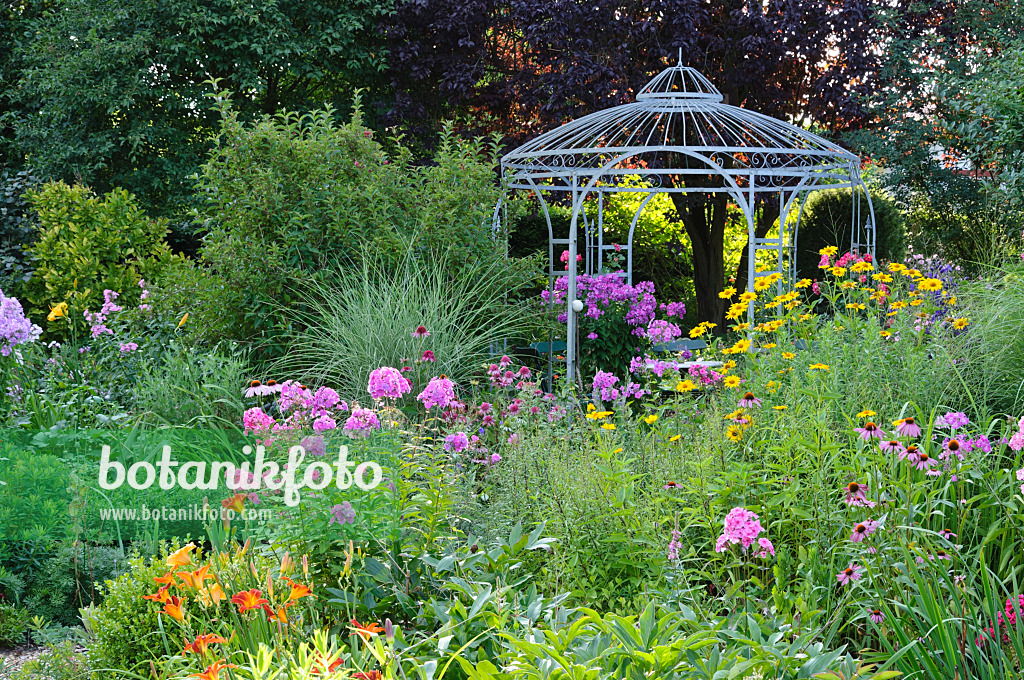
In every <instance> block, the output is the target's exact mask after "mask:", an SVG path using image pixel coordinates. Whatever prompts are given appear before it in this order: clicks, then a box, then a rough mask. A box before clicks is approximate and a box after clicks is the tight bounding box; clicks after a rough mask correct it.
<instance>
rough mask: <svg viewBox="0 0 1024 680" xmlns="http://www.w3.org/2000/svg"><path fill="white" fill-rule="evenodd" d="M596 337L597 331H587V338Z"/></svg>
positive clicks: (595, 338) (594, 338) (593, 338)
mask: <svg viewBox="0 0 1024 680" xmlns="http://www.w3.org/2000/svg"><path fill="white" fill-rule="evenodd" d="M597 337H598V336H597V333H595V332H594V331H590V332H589V333H587V340H597Z"/></svg>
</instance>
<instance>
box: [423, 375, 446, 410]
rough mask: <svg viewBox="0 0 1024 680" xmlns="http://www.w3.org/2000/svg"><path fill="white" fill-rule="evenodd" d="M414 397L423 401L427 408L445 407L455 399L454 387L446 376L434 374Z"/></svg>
mask: <svg viewBox="0 0 1024 680" xmlns="http://www.w3.org/2000/svg"><path fill="white" fill-rule="evenodd" d="M416 398H417V399H419V400H420V401H421V402H423V406H424V408H426V409H428V410H429V409H432V408H434V407H435V406H436V407H439V408H445V407H447V406H448V405H449V404H451V403H453V402H455V401H456V399H455V388H454V387H453V386H452V381H451V380H449V379H448V378H447V377H446V376H443V375H440V376H436V377H433V378H431V379H430V382H429V383H427V386H426V388H424V390H423V391H422V392H420V393H419V395H418V396H417V397H416Z"/></svg>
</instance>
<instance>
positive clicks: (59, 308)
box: [46, 302, 68, 321]
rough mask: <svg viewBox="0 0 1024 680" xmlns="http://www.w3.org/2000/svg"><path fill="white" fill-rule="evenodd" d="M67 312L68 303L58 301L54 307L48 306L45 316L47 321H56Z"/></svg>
mask: <svg viewBox="0 0 1024 680" xmlns="http://www.w3.org/2000/svg"><path fill="white" fill-rule="evenodd" d="M67 314H68V303H66V302H60V303H58V304H57V305H56V306H54V307H50V313H49V314H48V315H47V316H46V320H47V321H56V320H57V319H60V318H62V317H65V316H67Z"/></svg>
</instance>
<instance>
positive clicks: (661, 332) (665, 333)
mask: <svg viewBox="0 0 1024 680" xmlns="http://www.w3.org/2000/svg"><path fill="white" fill-rule="evenodd" d="M645 334H646V336H647V339H648V340H650V341H651V342H672V341H673V340H675V339H676V338H678V337H679V336H680V335H682V334H683V332H682V330H680V329H679V326H677V325H676V324H674V323H670V322H668V321H662V320H661V319H654V320H653V321H651V322H650V323H649V324H647V330H646V331H645Z"/></svg>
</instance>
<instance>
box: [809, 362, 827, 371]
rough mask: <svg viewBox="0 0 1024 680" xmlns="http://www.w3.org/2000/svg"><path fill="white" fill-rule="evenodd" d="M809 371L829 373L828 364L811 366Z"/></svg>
mask: <svg viewBox="0 0 1024 680" xmlns="http://www.w3.org/2000/svg"><path fill="white" fill-rule="evenodd" d="M809 369H810V370H812V371H827V370H828V364H811V365H810V366H809Z"/></svg>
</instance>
